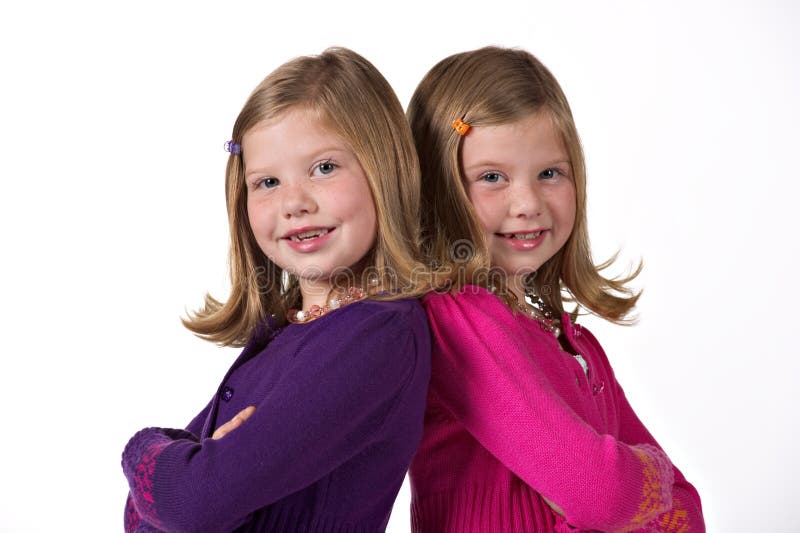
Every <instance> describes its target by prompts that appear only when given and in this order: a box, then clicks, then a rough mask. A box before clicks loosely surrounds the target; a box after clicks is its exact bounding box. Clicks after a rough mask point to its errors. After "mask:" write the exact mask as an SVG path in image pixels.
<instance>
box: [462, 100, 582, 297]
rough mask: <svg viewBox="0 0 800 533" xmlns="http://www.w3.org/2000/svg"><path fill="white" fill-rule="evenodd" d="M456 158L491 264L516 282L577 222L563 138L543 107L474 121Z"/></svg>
mask: <svg viewBox="0 0 800 533" xmlns="http://www.w3.org/2000/svg"><path fill="white" fill-rule="evenodd" d="M461 164H462V168H463V169H464V178H465V180H466V183H465V186H466V190H467V194H468V195H469V199H470V200H471V201H472V204H473V205H474V207H475V211H476V212H477V214H478V219H479V220H480V223H481V225H482V226H483V229H484V233H485V235H486V242H487V243H488V245H489V252H490V253H491V256H492V265H493V266H495V267H500V268H502V269H503V270H504V271H505V273H506V276H507V277H508V278H509V281H510V282H512V283H514V284H515V285H516V287H521V286H522V285H521V281H522V279H523V278H524V276H525V275H526V274H528V273H530V272H532V271H534V270H536V269H538V268H539V267H541V266H542V265H543V264H544V263H545V262H546V261H547V260H548V259H550V258H551V257H553V256H554V255H555V253H556V252H557V251H558V250H559V249H561V247H562V246H564V243H566V242H567V238H569V235H570V233H571V232H572V227H573V225H574V223H575V184H574V182H573V179H572V175H571V166H570V162H569V157H568V156H567V151H566V149H565V148H564V145H563V142H562V141H561V137H560V136H559V135H558V134H557V132H556V130H555V128H554V127H553V124H552V121H551V120H550V116H549V115H547V114H546V113H534V114H531V115H529V116H527V117H526V118H524V119H522V120H519V121H517V122H513V123H510V124H503V125H500V126H486V127H477V128H472V129H470V130H469V133H468V134H467V135H466V136H465V137H464V140H463V144H462V147H461Z"/></svg>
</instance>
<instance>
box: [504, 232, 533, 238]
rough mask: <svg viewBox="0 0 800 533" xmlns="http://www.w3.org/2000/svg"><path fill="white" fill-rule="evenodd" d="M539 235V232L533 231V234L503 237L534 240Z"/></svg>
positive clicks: (514, 234) (510, 234)
mask: <svg viewBox="0 0 800 533" xmlns="http://www.w3.org/2000/svg"><path fill="white" fill-rule="evenodd" d="M541 234H542V232H541V231H534V232H533V233H506V234H505V236H506V237H508V238H509V239H535V238H536V237H538V236H539V235H541Z"/></svg>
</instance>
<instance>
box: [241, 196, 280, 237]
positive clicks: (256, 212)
mask: <svg viewBox="0 0 800 533" xmlns="http://www.w3.org/2000/svg"><path fill="white" fill-rule="evenodd" d="M246 207H247V221H248V222H249V224H250V230H251V231H252V232H253V235H255V237H256V239H262V238H263V237H264V236H265V233H266V232H269V231H272V229H273V228H274V227H275V218H276V217H275V213H274V212H273V211H274V209H272V208H271V205H270V203H268V202H265V201H258V200H253V199H250V198H248V200H247V206H246Z"/></svg>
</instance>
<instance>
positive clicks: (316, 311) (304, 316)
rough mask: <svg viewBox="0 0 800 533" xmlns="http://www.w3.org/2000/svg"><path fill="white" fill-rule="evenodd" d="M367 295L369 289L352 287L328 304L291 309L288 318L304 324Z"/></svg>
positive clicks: (294, 322) (291, 321) (293, 322)
mask: <svg viewBox="0 0 800 533" xmlns="http://www.w3.org/2000/svg"><path fill="white" fill-rule="evenodd" d="M366 297H367V291H365V290H364V289H362V288H361V287H350V288H348V289H347V290H346V291H345V292H344V295H342V296H340V297H338V298H331V299H330V300H328V303H327V304H326V305H323V306H319V305H316V304H314V305H312V306H311V307H309V308H308V310H307V311H303V310H302V309H290V310H289V312H288V313H287V314H286V320H288V321H289V322H290V323H292V324H304V323H306V322H311V321H312V320H316V319H318V318H319V317H321V316H322V315H325V314H327V313H329V312H330V311H333V310H335V309H339V308H340V307H344V306H345V305H347V304H349V303H353V302H357V301H359V300H363V299H364V298H366Z"/></svg>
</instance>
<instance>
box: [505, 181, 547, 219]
mask: <svg viewBox="0 0 800 533" xmlns="http://www.w3.org/2000/svg"><path fill="white" fill-rule="evenodd" d="M517 185H518V186H517V187H511V188H510V189H509V195H510V200H509V214H510V215H511V216H512V217H514V218H533V217H537V216H539V215H541V214H542V208H543V205H544V202H543V200H542V196H541V194H542V192H541V191H540V190H539V187H538V186H537V183H536V182H535V181H531V182H527V181H525V182H522V183H518V184H517Z"/></svg>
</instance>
